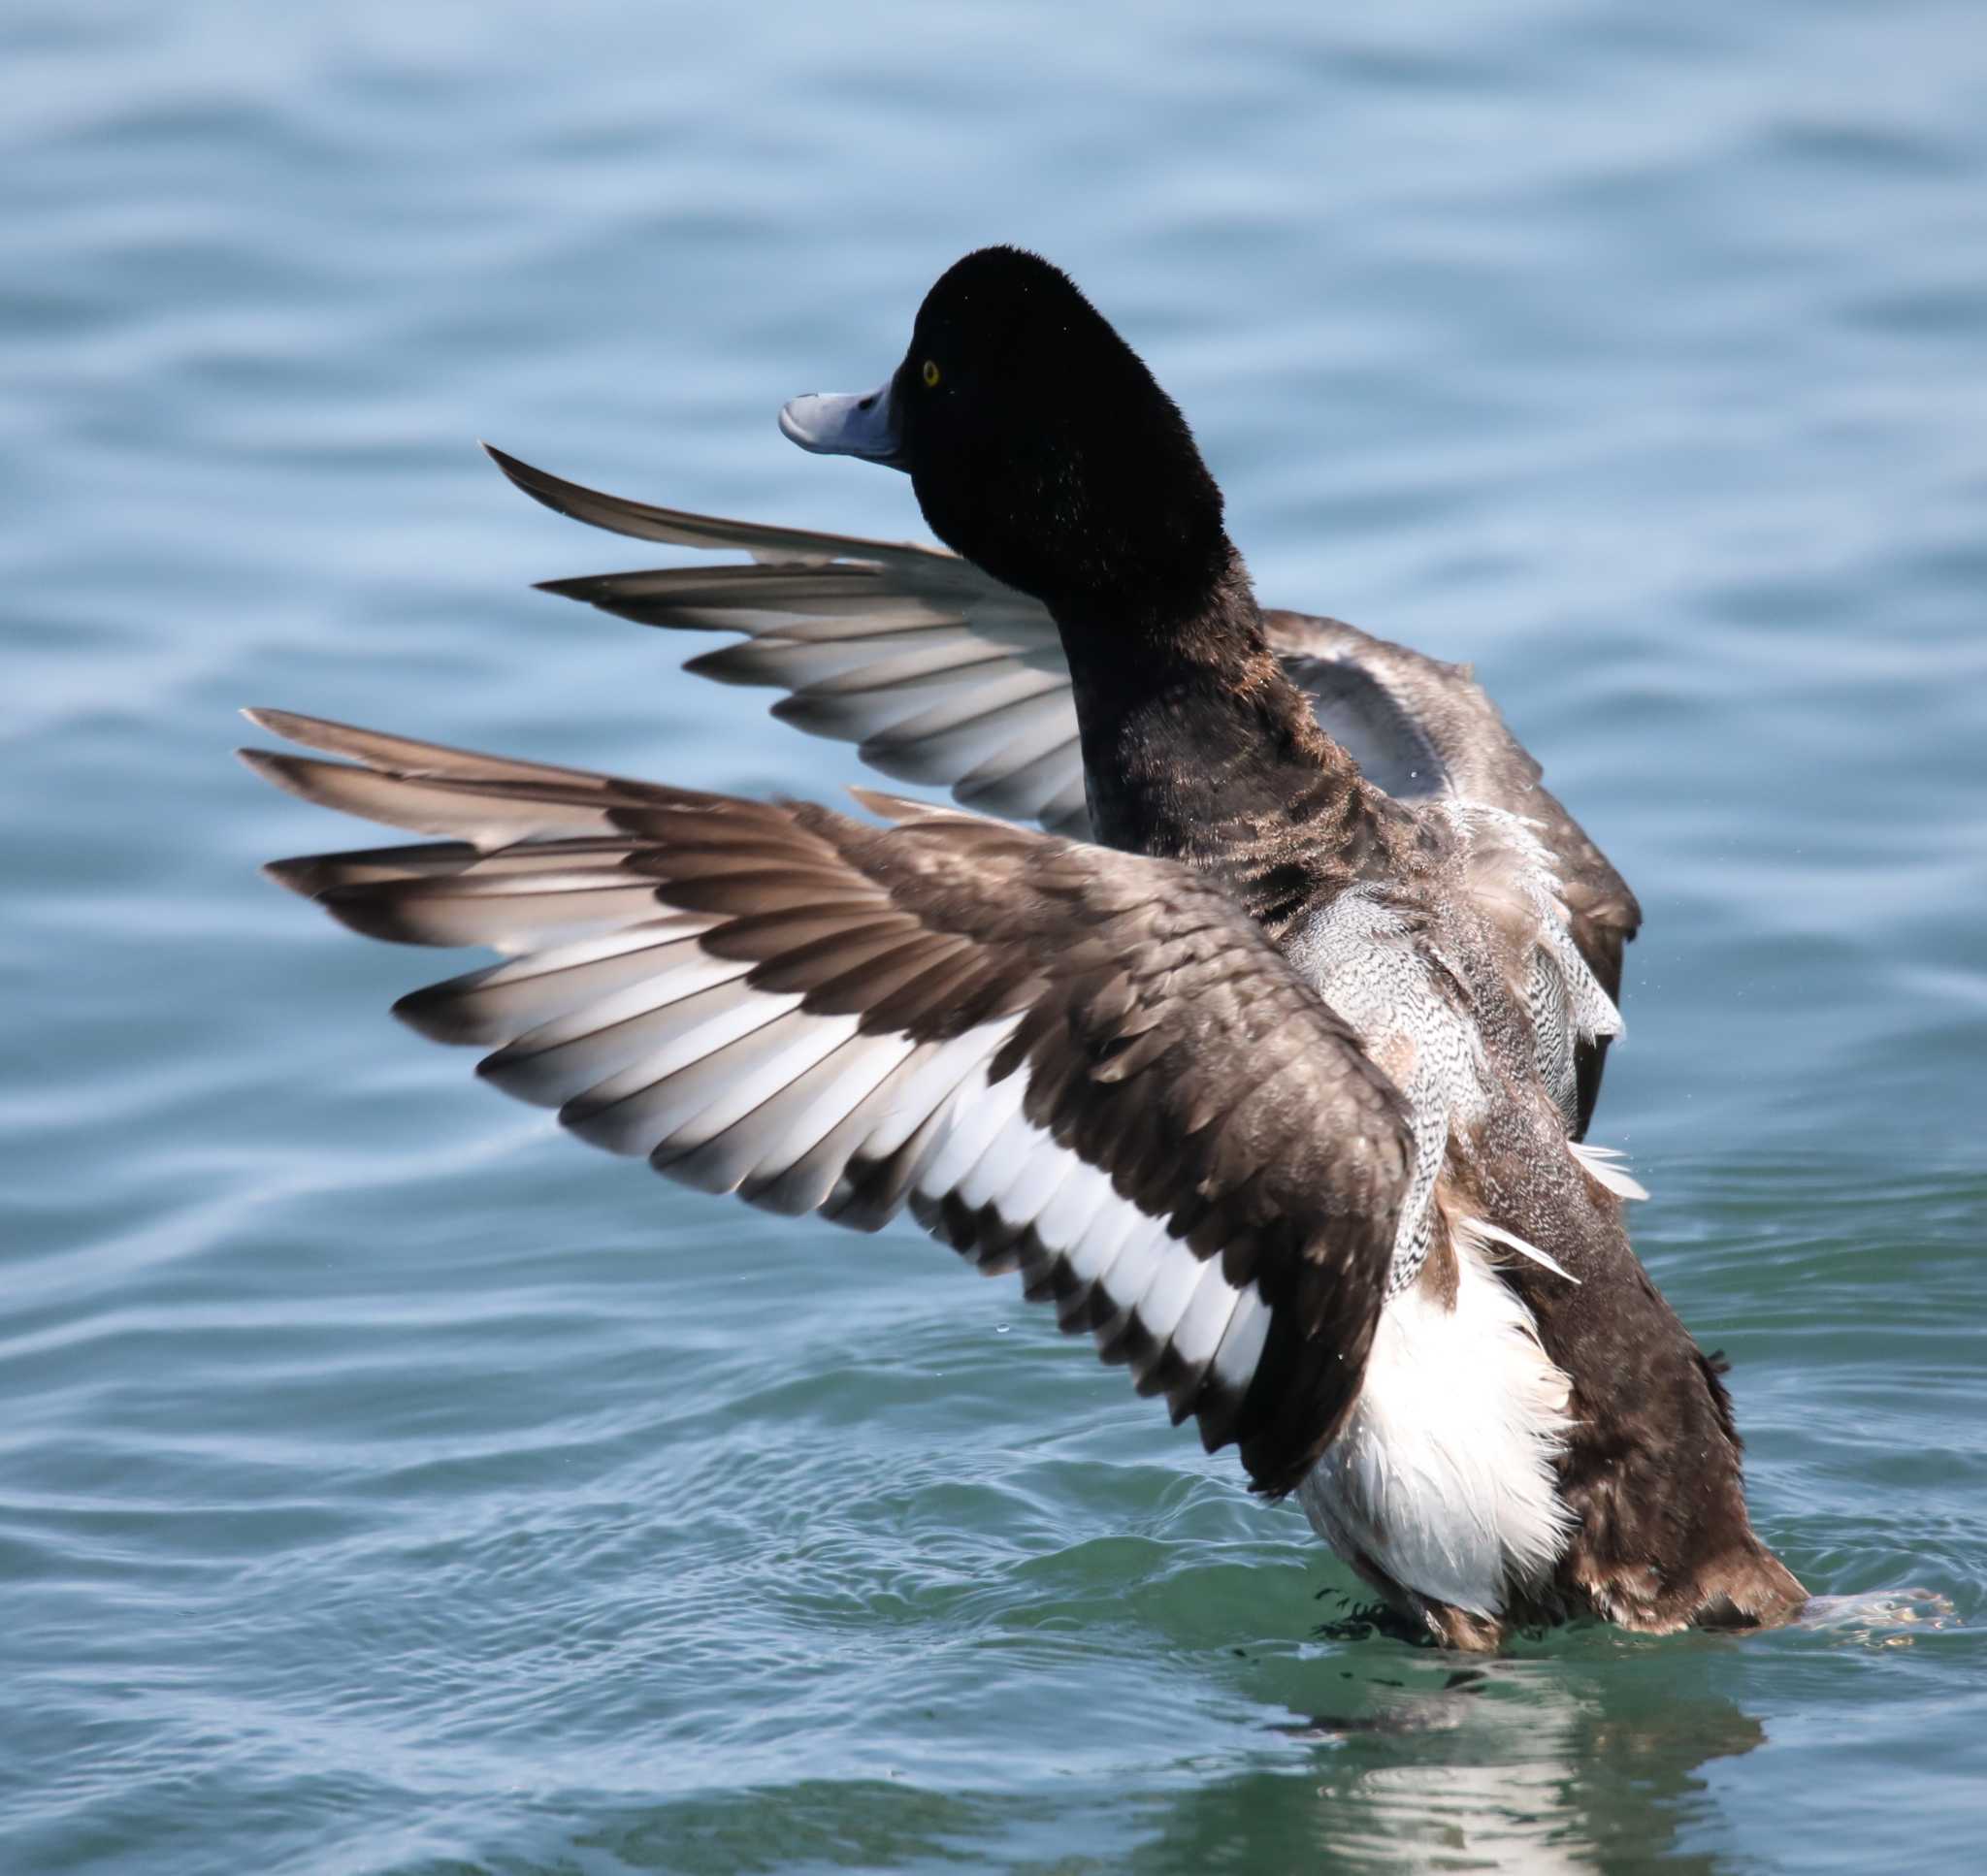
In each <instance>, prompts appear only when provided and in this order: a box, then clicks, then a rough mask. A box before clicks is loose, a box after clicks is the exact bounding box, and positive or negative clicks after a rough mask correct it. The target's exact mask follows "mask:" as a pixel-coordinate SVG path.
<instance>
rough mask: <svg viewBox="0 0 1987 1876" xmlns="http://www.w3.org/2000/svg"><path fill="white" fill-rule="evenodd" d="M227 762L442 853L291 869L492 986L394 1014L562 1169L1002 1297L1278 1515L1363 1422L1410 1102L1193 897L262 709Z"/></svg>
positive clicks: (369, 925) (1138, 878) (1053, 858)
mask: <svg viewBox="0 0 1987 1876" xmlns="http://www.w3.org/2000/svg"><path fill="white" fill-rule="evenodd" d="M255 721H256V722H258V723H260V724H261V725H262V726H263V727H264V728H268V729H270V730H272V731H274V732H276V733H277V734H279V735H282V736H285V737H288V738H290V739H291V740H293V741H295V742H299V743H302V744H305V745H307V746H309V747H310V748H314V749H318V750H323V751H327V752H329V753H331V754H332V755H334V756H338V757H342V758H345V759H348V760H338V761H327V760H320V759H317V758H313V757H305V756H297V755H290V754H281V755H278V754H272V753H265V752H244V753H245V754H246V755H247V759H248V760H249V761H250V762H251V764H252V765H253V766H254V767H256V768H257V769H258V770H259V771H260V772H261V773H262V774H264V775H265V776H267V777H268V778H269V779H270V780H271V781H273V782H275V783H277V784H278V785H279V786H281V787H283V788H285V789H288V790H289V791H291V792H294V793H296V794H299V795H302V796H303V797H305V798H306V799H308V800H310V801H314V802H318V803H321V804H323V805H325V806H329V807H335V808H340V809H343V810H345V811H347V812H349V813H354V814H358V815H362V816H365V817H367V818H368V819H371V820H374V821H377V822H382V823H385V824H386V825H392V826H397V827H403V828H408V829H412V830H414V831H417V832H420V833H423V834H431V835H440V836H442V837H443V838H441V839H440V841H438V842H434V843H431V844H421V845H413V846H398V847H385V848H376V849H371V850H367V851H362V852H353V853H341V854H329V855H321V856H317V857H310V858H304V859H295V860H284V861H278V862H277V863H276V864H275V865H274V866H272V867H271V868H270V871H271V872H272V873H273V875H274V876H275V877H276V878H277V880H278V881H280V882H281V883H282V884H283V885H285V886H288V887H290V888H291V889H294V890H296V891H299V892H302V893H305V894H307V895H309V896H310V897H313V898H315V899H316V900H317V901H318V902H319V903H320V904H322V905H323V906H324V907H325V908H326V910H328V911H329V912H331V913H332V914H333V915H334V916H335V917H337V918H338V919H340V920H342V922H344V923H346V924H347V925H350V926H352V927H353V928H354V929H356V930H359V931H362V932H365V933H368V934H370V935H372V936H375V937H379V938H387V939H393V940H396V941H400V942H405V943H414V944H433V945H469V944H473V945H485V946H490V947H494V948H495V949H497V950H498V951H500V952H502V953H505V954H507V955H506V956H505V960H504V961H502V962H499V963H497V964H494V965H492V966H489V967H487V968H485V969H482V970H477V971H472V972H471V973H470V974H469V975H467V976H463V977H456V978H452V979H450V980H448V981H447V982H445V983H441V984H437V985H434V986H432V987H429V988H426V989H422V990H417V991H415V992H414V993H413V994H412V995H410V996H408V997H407V998H404V999H403V1000H402V1002H401V1003H400V1004H399V1005H398V1006H397V1010H398V1014H400V1015H401V1016H402V1017H403V1018H405V1019H406V1020H407V1021H408V1022H409V1023H410V1024H412V1026H413V1027H415V1028H416V1029H418V1030H420V1031H421V1032H422V1033H423V1034H426V1035H429V1036H432V1037H434V1038H436V1039H438V1040H440V1041H444V1042H455V1043H467V1044H472V1045H475V1046H477V1047H479V1048H482V1049H484V1050H486V1051H489V1052H488V1053H486V1054H485V1055H484V1057H483V1059H482V1061H481V1063H480V1064H479V1071H480V1073H481V1074H482V1075H483V1076H484V1077H485V1078H486V1079H487V1080H489V1081H492V1082H494V1083H495V1084H497V1085H498V1086H499V1087H501V1088H503V1089H505V1091H506V1092H508V1093H511V1094H514V1095H518V1096H520V1097H521V1098H523V1099H525V1100H529V1101H535V1102H538V1103H541V1104H543V1105H546V1106H552V1107H556V1108H557V1109H558V1110H559V1116H560V1119H561V1121H562V1122H563V1123H564V1124H565V1125H566V1126H568V1127H570V1129H571V1130H572V1131H573V1132H575V1133H577V1134H579V1135H580V1136H581V1137H582V1138H584V1139H586V1140H589V1141H592V1142H593V1143H595V1144H596V1145H598V1146H602V1147H604V1148H609V1149H610V1150H613V1151H616V1152H623V1153H639V1154H642V1155H644V1156H646V1157H647V1158H648V1159H649V1160H650V1162H651V1163H652V1164H653V1165H654V1166H655V1167H656V1168H657V1169H658V1170H659V1171H661V1172H664V1173H666V1174H668V1176H669V1177H671V1178H673V1179H677V1180H681V1181H685V1182H686V1183H689V1184H692V1185H696V1186H699V1187H700V1188H702V1189H704V1190H707V1191H716V1192H736V1193H738V1194H739V1195H740V1196H742V1197H744V1198H746V1199H748V1200H749V1201H751V1202H753V1203H755V1204H758V1205H762V1206H766V1207H770V1208H771V1209H773V1210H776V1211H781V1212H787V1213H802V1212H809V1211H819V1212H821V1213H824V1214H825V1215H827V1216H829V1217H831V1218H834V1219H836V1220H837V1221H839V1222H842V1223H845V1224H852V1225H856V1226H859V1227H863V1228H866V1229H874V1228H875V1227H876V1226H878V1225H880V1224H882V1223H883V1222H884V1221H886V1220H887V1219H889V1218H891V1217H892V1216H894V1215H895V1214H896V1213H897V1212H898V1210H899V1209H900V1208H902V1207H905V1206H908V1207H909V1209H910V1210H911V1211H912V1212H913V1213H915V1214H916V1216H917V1217H918V1218H919V1220H920V1221H921V1222H923V1223H924V1224H925V1225H926V1226H927V1227H928V1229H929V1230H930V1231H931V1232H932V1233H933V1234H934V1235H936V1236H937V1237H939V1238H940V1239H942V1240H943V1241H944V1242H946V1243H947V1244H949V1245H953V1246H954V1247H955V1248H956V1249H958V1250H960V1251H961V1252H963V1253H964V1254H966V1255H967V1256H968V1257H970V1258H972V1259H973V1260H974V1261H975V1262H976V1263H978V1264H979V1265H981V1266H982V1267H983V1268H986V1269H989V1270H1008V1269H1013V1270H1018V1271H1019V1272H1020V1273H1021V1276H1022V1279H1023V1282H1024V1284H1025V1286H1026V1292H1027V1294H1028V1295H1029V1296H1030V1297H1032V1298H1035V1299H1038V1300H1045V1301H1052V1302H1054V1303H1055V1304H1056V1306H1057V1309H1058V1313H1059V1318H1060V1320H1061V1323H1062V1326H1063V1327H1064V1328H1066V1329H1069V1330H1072V1331H1083V1330H1088V1331H1091V1332H1092V1333H1094V1335H1095V1337H1096V1339H1097V1342H1098V1344H1099V1347H1100V1349H1101V1351H1102V1352H1103V1354H1104V1356H1105V1358H1106V1359H1107V1360H1118V1361H1124V1362H1128V1363H1129V1364H1130V1367H1131V1372H1132V1375H1133V1378H1134V1380H1135V1381H1136V1383H1137V1385H1138V1387H1139V1388H1140V1390H1141V1391H1142V1392H1145V1393H1149V1394H1163V1395H1164V1396H1165V1398H1166V1400H1167V1402H1168V1404H1169V1406H1170V1407H1171V1409H1172V1413H1173V1417H1174V1419H1175V1420H1176V1421H1178V1420H1180V1419H1183V1418H1185V1417H1186V1416H1187V1415H1188V1414H1189V1413H1190V1414H1193V1415H1195V1416H1196V1417H1197V1419H1198V1421H1199V1425H1200V1431H1201V1435H1202V1439H1203V1440H1204V1441H1205V1443H1206V1444H1207V1445H1208V1446H1209V1448H1210V1449H1212V1448H1214V1447H1216V1446H1218V1445H1221V1444H1222V1443H1224V1442H1226V1441H1229V1440H1234V1441H1237V1442H1239V1444H1240V1447H1241V1453H1242V1458H1243V1461H1244V1463H1245V1465H1246V1466H1247V1468H1248V1470H1249V1472H1250V1473H1251V1476H1252V1478H1253V1480H1254V1484H1255V1486H1256V1487H1257V1489H1259V1490H1262V1491H1265V1492H1270V1493H1282V1492H1285V1491H1287V1490H1289V1489H1290V1488H1291V1487H1292V1486H1293V1485H1294V1484H1295V1483H1296V1482H1297V1480H1298V1479H1299V1478H1301V1477H1302V1476H1303V1473H1304V1472H1305V1471H1306V1470H1307V1469H1308V1468H1309V1466H1310V1464H1311V1462H1312V1461H1313V1459H1315V1457H1316V1456H1317V1454H1318V1453H1319V1451H1320V1450H1321V1449H1322V1448H1323V1446H1324V1445H1325V1444H1326V1442H1327V1441H1329V1440H1330V1439H1331V1438H1332V1437H1333V1435H1334V1434H1335V1433H1336V1432H1337V1430H1338V1428H1339V1426H1340V1424H1341V1423H1342V1421H1343V1419H1344V1417H1345V1415H1346V1413H1347V1411H1348V1410H1349V1409H1350V1407H1351V1405H1352V1400H1353V1399H1354V1397H1355V1395H1356V1393H1357V1389H1358V1385H1359V1382H1360V1378H1361V1375H1362V1374H1363V1371H1364V1366H1365V1361H1366V1355H1367V1351H1368V1348H1369V1345H1370V1343H1371V1341H1372V1336H1373V1330H1374V1325H1375V1322H1376V1321H1377V1319H1378V1315H1379V1311H1380V1307H1381V1302H1382V1298H1383V1292H1384V1283H1385V1278H1386V1272H1387V1268H1388V1264H1389V1260H1390V1256H1391V1249H1392V1245H1393V1239H1394V1233H1395V1228H1396V1224H1397V1221H1398V1217H1399V1212H1400V1206H1401V1201H1402V1195H1403V1192H1404V1190H1405V1188H1406V1183H1407V1178H1408V1168H1409V1164H1410V1156H1411V1153H1412V1141H1411V1134H1410V1129H1409V1122H1408V1116H1407V1114H1406V1110H1405V1107H1404V1105H1403V1102H1402V1099H1401V1096H1400V1095H1399V1093H1398V1092H1397V1091H1396V1089H1395V1088H1394V1086H1393V1084H1391V1083H1390V1082H1389V1081H1387V1079H1386V1078H1385V1077H1384V1075H1383V1074H1382V1073H1381V1072H1380V1071H1379V1070H1378V1069H1377V1068H1376V1067H1375V1066H1374V1065H1373V1064H1372V1062H1371V1061H1370V1060H1369V1059H1368V1058H1367V1057H1366V1055H1365V1054H1364V1052H1363V1051H1362V1050H1361V1049H1360V1047H1359V1045H1358V1042H1357V1041H1356V1039H1355V1038H1354V1036H1353V1035H1352V1031H1351V1030H1350V1029H1349V1028H1348V1026H1347V1025H1346V1024H1345V1023H1344V1022H1343V1021H1342V1020H1341V1019H1339V1017H1338V1016H1337V1015H1336V1014H1335V1013H1334V1012H1333V1011H1332V1010H1331V1009H1330V1008H1329V1007H1328V1006H1327V1005H1326V1004H1325V1003H1324V1002H1323V1001H1322V1000H1321V999H1320V998H1319V996H1318V994H1317V992H1316V991H1315V990H1313V989H1312V988H1311V987H1309V986H1308V985H1307V984H1306V983H1305V982H1304V981H1303V980H1302V979H1300V978H1299V977H1298V976H1297V975H1296V974H1295V973H1294V972H1293V971H1292V970H1291V969H1290V968H1289V967H1288V966H1287V964H1286V963H1285V962H1284V960H1283V958H1282V957H1281V956H1280V955H1279V954H1277V953H1276V951H1275V950H1274V949H1273V948H1272V947H1271V946H1270V945H1269V943H1268V941H1267V940H1266V939H1265V938H1264V937H1263V935H1262V934H1261V932H1260V931H1259V930H1258V929H1257V928H1256V926H1255V925H1254V922H1252V921H1251V920H1250V919H1249V918H1248V917H1247V915H1246V914H1244V913H1243V912H1241V911H1240V910H1239V909H1238V908H1237V907H1235V906H1234V905H1233V904H1232V903H1231V902H1230V901H1229V900H1228V899H1227V898H1226V897H1225V896H1224V895H1223V894H1222V892H1221V891H1220V890H1219V889H1217V888H1216V887H1214V886H1213V885H1212V884H1211V883H1209V882H1208V881H1206V880H1205V879H1203V878H1202V877H1201V876H1199V875H1198V874H1195V873H1193V872H1192V871H1190V870H1189V869H1187V868H1184V867H1180V866H1177V865H1174V864H1171V863H1169V862H1164V861H1158V860H1152V859H1146V858H1143V857H1137V856H1133V855H1128V854H1120V853H1114V852H1110V851H1107V850H1105V849H1102V848H1097V847H1093V846H1087V845H1083V844H1080V843H1077V842H1073V841H1069V840H1066V839H1061V838H1058V837H1055V836H1052V835H1048V834H1042V833H1036V832H1033V831H1029V830H1025V829H1020V828H1016V827H1012V826H1008V825H1004V824H1002V823H999V822H995V821H990V820H983V819H981V818H979V817H977V816H970V815H965V814H961V813H960V812H958V811H956V810H952V809H936V808H929V807H926V806H921V805H918V804H914V803H909V802H903V801H893V800H890V799H888V798H885V797H872V798H870V805H872V806H873V807H875V808H876V809H877V810H878V811H879V812H880V813H883V814H885V815H888V816H890V817H891V818H892V819H893V821H894V823H895V825H890V826H887V827H882V828H877V827H872V826H868V825H863V824H862V823H859V822H856V821H853V820H850V819H848V818H847V817H844V816H842V815H838V814H834V813H831V812H830V811H828V810H827V809H824V808H820V807H816V806H811V805H796V804H792V803H765V802H756V801H746V800H738V799H733V798H731V797H728V796H723V795H714V794H696V793H690V792H685V791H682V790H677V789H670V788H663V787H658V786H654V785H651V784H647V783H639V782H629V781H621V780H617V779H615V778H612V777H608V776H603V775H595V774H589V773H586V772H584V771H579V770H572V769H563V768H552V767H548V766H544V765H541V764H536V763H527V762H517V761H509V760H504V759H501V758H496V757H488V756H480V755H474V754H472V753H469V752H466V751H461V750H452V749H445V748H440V747H438V746H435V745H431V744H423V743H414V742H409V741H407V740H405V739H403V738H399V737H392V736H384V735H379V734H375V733H373V732H370V731H365V730H358V729H353V728H347V727H345V726H342V725H337V724H327V723H323V722H320V721H317V720H314V719H310V718H303V717H294V716H290V715H287V714H283V713H277V712H261V713H255Z"/></svg>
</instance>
